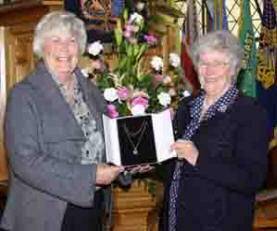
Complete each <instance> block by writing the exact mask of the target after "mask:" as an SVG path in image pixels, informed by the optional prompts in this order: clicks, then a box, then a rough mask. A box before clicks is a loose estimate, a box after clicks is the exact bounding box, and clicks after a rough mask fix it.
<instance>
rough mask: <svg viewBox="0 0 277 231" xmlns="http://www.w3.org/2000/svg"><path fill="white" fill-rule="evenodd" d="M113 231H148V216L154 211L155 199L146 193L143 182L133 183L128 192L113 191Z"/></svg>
mask: <svg viewBox="0 0 277 231" xmlns="http://www.w3.org/2000/svg"><path fill="white" fill-rule="evenodd" d="M113 195H114V208H113V216H114V226H113V227H112V230H113V231H133V230H136V231H149V230H153V231H154V229H150V227H153V225H152V224H151V223H152V222H151V221H150V216H151V214H152V213H154V212H155V210H156V197H153V196H151V195H150V194H149V193H148V188H147V183H146V182H145V181H134V182H133V183H132V186H131V188H130V189H129V190H128V191H124V190H122V189H120V188H116V189H114V192H113Z"/></svg>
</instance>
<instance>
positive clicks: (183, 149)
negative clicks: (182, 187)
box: [171, 140, 199, 166]
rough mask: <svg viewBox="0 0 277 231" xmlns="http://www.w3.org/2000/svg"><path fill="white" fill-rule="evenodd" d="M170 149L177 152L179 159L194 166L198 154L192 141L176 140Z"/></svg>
mask: <svg viewBox="0 0 277 231" xmlns="http://www.w3.org/2000/svg"><path fill="white" fill-rule="evenodd" d="M171 148H172V149H174V150H175V151H176V152H177V156H178V158H179V159H186V160H187V161H188V162H189V163H190V164H191V165H193V166H194V165H195V164H196V161H197V159H198V156H199V152H198V150H197V148H196V147H195V145H194V144H193V142H192V141H190V140H177V141H176V142H175V143H174V144H172V145H171Z"/></svg>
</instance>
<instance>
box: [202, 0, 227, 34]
mask: <svg viewBox="0 0 277 231" xmlns="http://www.w3.org/2000/svg"><path fill="white" fill-rule="evenodd" d="M206 3H207V7H208V14H209V16H210V19H211V24H210V28H208V31H213V30H228V21H227V14H226V3H225V0H208V1H206Z"/></svg>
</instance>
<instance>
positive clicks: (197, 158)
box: [161, 31, 268, 231]
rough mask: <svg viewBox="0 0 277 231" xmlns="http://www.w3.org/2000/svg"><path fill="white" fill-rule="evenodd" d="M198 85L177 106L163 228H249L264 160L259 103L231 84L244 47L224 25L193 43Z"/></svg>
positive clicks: (214, 230)
mask: <svg viewBox="0 0 277 231" xmlns="http://www.w3.org/2000/svg"><path fill="white" fill-rule="evenodd" d="M191 55H192V58H193V61H194V65H195V67H196V69H197V71H198V75H199V80H200V84H201V87H202V89H201V91H200V92H199V94H198V95H197V96H196V97H188V98H185V99H184V100H183V101H182V102H180V104H179V108H178V112H177V114H176V117H175V121H174V126H175V129H176V132H177V136H178V140H177V141H176V142H175V143H174V144H173V145H172V148H173V149H175V150H176V151H177V153H178V161H177V162H174V163H170V164H169V169H170V170H169V174H168V178H167V181H166V184H165V202H164V216H163V222H162V225H161V229H162V230H164V231H167V230H168V231H181V230H186V231H204V230H205V231H208V230H209V231H247V230H248V231H250V230H252V229H251V226H252V220H253V205H254V199H255V192H256V191H257V190H258V189H259V187H260V186H261V184H262V183H263V180H264V176H265V172H266V166H267V146H268V137H267V125H266V124H267V120H266V114H265V111H264V110H263V108H261V107H260V106H259V105H258V104H257V103H256V102H255V101H254V100H253V99H251V98H248V97H246V96H244V95H242V94H241V93H239V91H238V89H237V88H236V86H235V83H236V76H237V74H238V71H239V69H240V64H241V61H242V56H243V49H242V47H241V46H240V45H239V43H238V41H237V39H236V38H235V37H234V36H233V35H232V34H231V33H230V32H228V31H216V32H212V33H208V34H207V35H205V36H203V37H201V38H200V39H199V40H198V41H197V42H196V43H195V44H193V46H192V47H191Z"/></svg>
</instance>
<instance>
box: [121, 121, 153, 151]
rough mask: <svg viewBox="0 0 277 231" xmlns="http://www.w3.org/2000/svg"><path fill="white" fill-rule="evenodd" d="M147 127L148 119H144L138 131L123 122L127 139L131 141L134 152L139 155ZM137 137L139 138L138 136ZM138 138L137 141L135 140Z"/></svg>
mask: <svg viewBox="0 0 277 231" xmlns="http://www.w3.org/2000/svg"><path fill="white" fill-rule="evenodd" d="M146 128H147V121H143V123H142V124H141V126H140V128H139V129H138V130H137V131H134V132H133V131H130V130H129V128H128V127H127V125H126V124H123V130H124V132H125V134H126V136H127V139H128V141H129V143H130V144H131V146H132V148H133V151H132V152H133V154H134V155H138V154H139V152H138V147H139V145H140V144H141V141H142V137H143V136H144V133H145V131H146ZM136 137H137V138H136ZM135 140H136V141H135Z"/></svg>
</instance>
